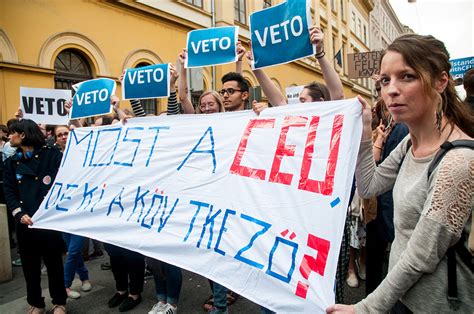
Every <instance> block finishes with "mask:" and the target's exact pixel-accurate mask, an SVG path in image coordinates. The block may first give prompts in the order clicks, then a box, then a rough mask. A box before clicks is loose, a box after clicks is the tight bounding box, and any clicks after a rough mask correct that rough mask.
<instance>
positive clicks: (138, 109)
mask: <svg viewBox="0 0 474 314" xmlns="http://www.w3.org/2000/svg"><path fill="white" fill-rule="evenodd" d="M124 75H125V71H124V72H123V73H122V75H120V76H119V81H120V83H122V84H123V76H124ZM130 105H131V107H132V111H133V114H134V115H135V117H145V116H146V113H145V110H143V107H142V103H141V102H140V99H130Z"/></svg>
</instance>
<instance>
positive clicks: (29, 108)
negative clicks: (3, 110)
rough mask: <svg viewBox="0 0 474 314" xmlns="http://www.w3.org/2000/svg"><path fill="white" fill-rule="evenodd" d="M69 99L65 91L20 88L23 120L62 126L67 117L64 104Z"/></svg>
mask: <svg viewBox="0 0 474 314" xmlns="http://www.w3.org/2000/svg"><path fill="white" fill-rule="evenodd" d="M69 99H71V91H70V90H67V89H49V88H31V87H20V100H21V101H20V104H21V105H20V107H21V110H22V111H23V118H25V119H31V120H33V121H35V122H36V123H42V124H57V125H64V124H67V123H68V122H69V117H68V114H67V112H66V110H65V109H64V103H65V102H66V101H68V100H69Z"/></svg>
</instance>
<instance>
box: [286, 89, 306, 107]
mask: <svg viewBox="0 0 474 314" xmlns="http://www.w3.org/2000/svg"><path fill="white" fill-rule="evenodd" d="M303 88H304V86H303V85H300V86H288V87H287V88H285V94H286V99H287V100H288V104H289V105H290V104H291V105H294V104H299V103H300V93H301V91H302V90H303Z"/></svg>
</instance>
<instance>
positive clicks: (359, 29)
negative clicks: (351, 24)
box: [356, 19, 362, 38]
mask: <svg viewBox="0 0 474 314" xmlns="http://www.w3.org/2000/svg"><path fill="white" fill-rule="evenodd" d="M361 32H362V21H361V20H360V19H357V31H356V35H357V37H359V38H360V37H361V36H360V35H361V34H360V33H361Z"/></svg>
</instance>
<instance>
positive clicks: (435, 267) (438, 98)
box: [0, 27, 474, 314]
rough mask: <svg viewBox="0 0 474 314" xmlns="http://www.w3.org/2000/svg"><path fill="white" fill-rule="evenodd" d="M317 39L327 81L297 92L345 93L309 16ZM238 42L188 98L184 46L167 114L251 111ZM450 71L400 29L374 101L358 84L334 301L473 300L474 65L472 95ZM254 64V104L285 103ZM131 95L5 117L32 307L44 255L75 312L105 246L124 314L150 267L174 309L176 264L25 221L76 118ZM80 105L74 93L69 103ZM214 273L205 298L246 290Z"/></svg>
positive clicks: (167, 306) (427, 304)
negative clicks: (231, 62) (232, 60)
mask: <svg viewBox="0 0 474 314" xmlns="http://www.w3.org/2000/svg"><path fill="white" fill-rule="evenodd" d="M310 40H311V43H312V44H315V45H316V47H317V49H316V55H315V59H316V60H317V61H318V64H319V66H320V68H321V72H322V74H323V78H324V83H320V82H309V83H308V84H306V85H305V86H304V88H303V90H302V92H301V93H300V95H299V102H300V103H306V102H319V101H332V100H340V99H344V91H343V84H342V82H341V80H340V78H339V75H338V74H337V72H336V71H335V70H334V67H333V65H332V63H331V62H330V61H329V60H328V58H327V57H326V56H325V50H324V34H323V33H322V31H321V30H320V29H319V28H317V27H312V28H311V30H310ZM427 51H429V52H430V54H427V53H426V52H427ZM237 54H238V61H237V65H236V72H230V73H227V74H225V75H224V76H223V77H222V78H221V88H220V89H218V90H209V91H205V92H203V93H202V94H201V96H200V97H199V100H198V102H197V105H193V104H192V103H191V101H190V97H189V91H188V86H187V78H186V69H185V67H184V64H185V62H186V58H187V51H186V50H185V49H184V50H183V51H182V52H180V53H179V55H178V62H179V64H178V65H177V66H176V67H175V66H174V65H171V66H170V96H169V98H168V107H167V111H166V112H163V113H161V114H167V115H179V114H214V113H218V112H234V111H240V110H244V109H246V104H247V103H248V100H249V86H248V84H247V82H246V80H245V79H244V77H243V76H242V74H241V69H242V64H241V63H242V60H243V59H246V60H247V61H248V62H249V63H251V62H252V59H253V57H252V53H251V51H246V49H245V48H244V47H243V46H242V45H241V44H240V43H238V45H237ZM449 70H450V63H449V53H448V51H447V50H446V48H445V46H444V44H443V43H442V42H441V41H439V40H437V39H436V38H434V37H432V36H421V35H416V34H409V35H402V36H401V37H399V38H397V39H395V40H394V42H393V43H392V44H390V45H389V46H388V48H387V49H386V50H385V51H384V52H383V54H382V57H381V60H380V73H379V74H378V76H377V77H376V78H375V79H376V83H375V86H376V91H377V97H378V98H377V100H376V102H375V103H374V104H370V103H368V102H367V101H366V100H365V99H364V98H362V97H360V96H359V101H360V103H361V108H360V110H361V112H362V123H363V134H362V138H361V142H360V150H359V155H358V158H357V165H356V172H355V178H354V183H353V193H351V194H352V198H351V202H350V204H349V208H348V214H347V220H346V226H345V232H344V238H343V243H342V246H341V252H340V257H339V263H338V270H337V274H336V280H335V291H336V300H335V301H336V303H337V304H335V305H332V306H330V307H329V308H328V309H327V312H328V313H355V312H357V313H381V312H392V313H413V312H415V313H419V312H433V313H436V312H441V313H445V312H452V311H456V310H457V311H459V312H461V313H472V312H473V311H474V298H473V297H472V291H473V282H474V281H473V279H474V278H473V265H472V257H473V256H474V238H473V233H472V232H471V233H469V231H470V230H471V228H472V209H473V205H474V150H473V148H474V144H473V143H474V141H473V137H474V101H473V99H474V69H470V70H469V71H468V72H466V73H465V75H464V84H465V90H466V92H467V97H466V99H465V100H464V101H461V100H460V99H459V97H458V96H457V94H456V92H455V89H454V81H453V79H452V78H451V77H450V74H449ZM254 74H255V77H256V78H257V80H258V82H259V85H260V86H261V87H262V91H263V93H264V94H265V95H266V97H267V99H268V103H267V102H257V101H253V103H252V104H249V107H252V109H253V110H254V111H255V112H256V113H257V114H259V113H261V112H262V111H263V110H266V109H267V108H268V107H269V106H284V105H287V100H286V98H285V97H284V95H282V93H281V91H280V89H279V88H278V87H277V86H276V85H275V84H274V83H273V81H272V80H271V79H270V78H269V77H268V76H267V75H266V74H265V71H264V70H262V69H259V70H254ZM122 79H123V76H121V77H120V78H119V80H122ZM130 103H131V109H132V110H131V111H130V110H128V109H121V108H120V99H118V97H116V96H113V97H112V98H111V104H112V105H113V108H114V114H113V115H105V116H98V117H95V119H94V121H93V122H89V123H88V122H86V121H84V120H73V121H71V122H70V125H57V126H54V127H52V126H46V125H39V124H37V123H35V122H34V121H32V120H29V119H24V118H23V117H22V113H21V110H19V112H18V113H17V115H16V117H14V118H12V119H10V120H9V121H8V123H7V125H1V126H0V134H1V142H0V147H1V148H2V150H1V152H2V160H3V163H2V171H3V191H4V193H3V195H2V199H1V200H0V201H2V203H6V204H7V207H8V209H9V211H10V213H11V215H10V216H11V217H10V218H11V221H10V223H9V226H10V232H11V241H12V242H11V244H12V245H17V246H18V253H19V259H15V260H14V261H13V263H14V265H18V266H21V267H22V268H23V273H24V277H25V283H26V295H27V302H28V304H29V306H30V308H29V310H28V313H32V314H38V313H45V311H46V304H45V302H44V297H43V296H42V290H41V286H40V284H41V272H42V267H45V269H46V272H47V276H48V285H49V292H50V295H51V298H52V303H53V305H54V307H53V308H52V309H51V313H54V314H61V313H66V311H67V310H66V303H67V302H66V300H67V298H72V299H76V298H80V297H81V293H80V292H79V291H75V290H73V289H71V286H72V282H73V280H74V278H75V275H76V274H77V275H78V277H79V279H80V281H81V285H80V289H81V290H82V291H90V290H91V289H93V283H94V278H89V274H88V269H87V266H86V264H85V263H84V261H85V260H88V259H89V258H93V257H97V256H102V255H103V254H104V253H103V249H104V250H105V251H106V252H107V254H108V255H109V257H110V263H104V264H103V265H102V267H103V269H108V268H110V269H111V272H112V275H113V278H114V280H115V286H116V291H114V292H112V293H111V298H110V300H109V301H108V306H109V307H110V308H115V307H118V309H119V311H120V312H126V311H130V310H132V309H133V308H134V307H136V306H137V305H138V304H139V303H140V302H141V300H142V296H141V294H142V292H143V285H144V274H145V272H146V271H150V272H151V273H152V274H153V278H154V283H155V290H156V299H157V300H156V304H155V305H154V306H153V308H151V309H150V311H149V314H158V313H160V314H161V313H163V314H165V313H166V314H174V313H177V311H178V304H179V297H180V291H181V287H182V284H183V277H182V273H181V269H180V268H179V267H177V266H175V265H171V264H168V263H165V262H162V261H158V260H156V259H154V258H151V257H145V256H143V255H142V254H140V253H137V252H134V251H132V250H129V249H125V248H121V247H118V246H115V245H112V244H108V243H103V244H102V243H100V242H98V241H97V240H92V241H91V240H90V239H87V238H84V237H82V236H79V235H75V234H68V233H60V232H57V231H53V230H43V229H32V228H28V227H29V226H31V225H32V224H33V221H32V217H33V215H34V214H35V212H36V211H37V209H38V208H39V206H40V204H41V202H42V200H43V198H44V197H45V196H46V194H47V193H48V190H49V188H50V187H51V183H53V182H54V180H55V177H56V174H57V172H58V169H59V165H60V162H61V158H62V152H63V151H64V149H65V145H66V142H67V138H68V134H69V132H70V130H71V128H77V127H85V126H91V125H92V126H94V125H95V126H100V125H107V124H113V123H126V121H127V120H128V119H132V118H133V117H140V116H145V115H146V114H145V112H144V110H143V108H142V106H141V103H140V100H131V102H130ZM71 105H72V102H71V101H70V102H68V103H67V104H66V105H65V108H66V110H70V107H71ZM441 154H443V155H441ZM288 210H291V209H288ZM14 231H15V232H16V234H13V232H14ZM15 241H16V243H15ZM90 243H93V246H94V247H93V248H90V247H89V246H90ZM91 251H93V252H92V253H90V252H91ZM388 253H389V255H390V257H389V263H388V266H387V265H386V263H385V261H386V255H387V254H388ZM466 254H467V261H466V260H465V259H466V258H464V256H466ZM450 256H454V262H453V258H452V257H450ZM453 263H454V266H453ZM453 267H454V275H453V273H452V269H453ZM387 268H388V269H387ZM453 276H454V278H453ZM360 280H365V281H366V295H367V296H366V298H364V299H363V300H362V301H360V302H358V303H357V304H355V305H346V304H343V303H344V299H343V288H344V286H345V284H346V283H347V285H348V286H349V287H357V286H358V285H359V281H360ZM453 282H454V283H453ZM209 284H210V294H211V295H210V297H209V298H208V300H207V301H206V303H205V304H204V305H203V309H204V310H205V311H208V312H209V313H227V312H228V311H229V310H228V307H229V306H230V305H231V304H232V303H233V302H235V300H236V299H237V298H238V297H239V296H238V295H237V294H236V293H235V292H233V291H230V290H229V289H227V288H226V287H224V286H222V285H220V284H219V283H217V282H213V281H209ZM453 285H454V289H452V287H453ZM261 310H262V313H272V311H270V310H269V309H266V308H264V307H262V308H261Z"/></svg>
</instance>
